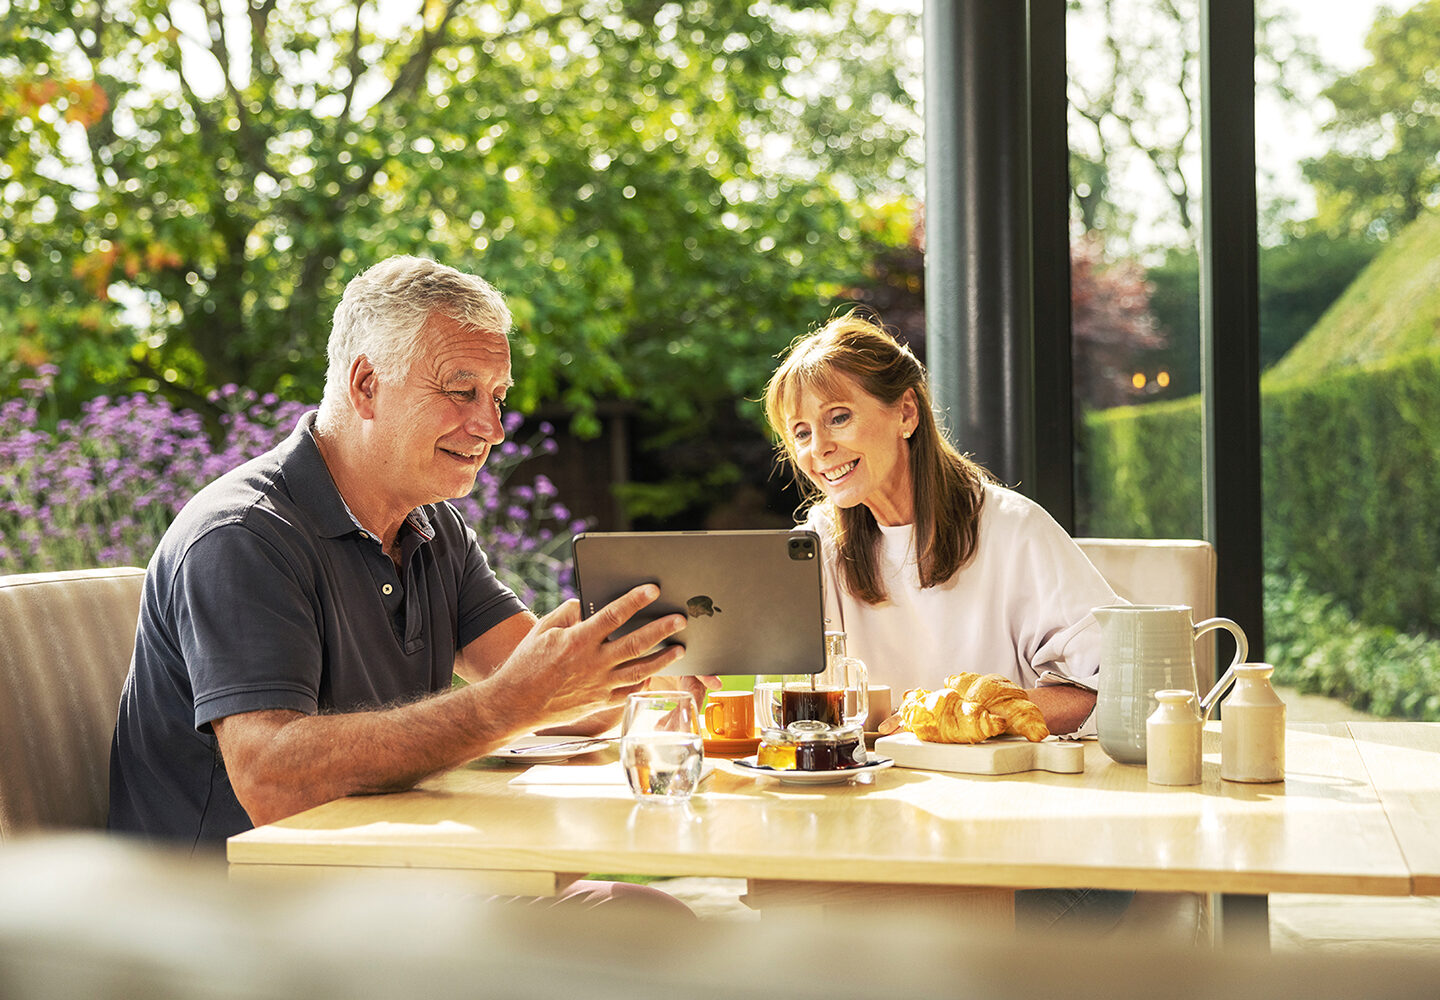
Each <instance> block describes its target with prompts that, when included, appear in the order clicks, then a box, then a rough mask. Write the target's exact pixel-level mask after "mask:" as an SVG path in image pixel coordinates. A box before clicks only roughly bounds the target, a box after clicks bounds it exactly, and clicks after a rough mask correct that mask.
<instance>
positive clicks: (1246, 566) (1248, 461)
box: [1200, 0, 1265, 660]
mask: <svg viewBox="0 0 1440 1000" xmlns="http://www.w3.org/2000/svg"><path fill="white" fill-rule="evenodd" d="M1200 45H1201V61H1200V65H1201V89H1202V95H1201V102H1200V107H1201V127H1202V135H1203V138H1202V143H1201V150H1202V167H1201V169H1202V174H1201V182H1202V186H1203V188H1204V194H1205V208H1204V217H1203V222H1202V227H1201V228H1202V233H1203V235H1202V237H1201V289H1200V353H1201V392H1202V394H1203V396H1204V409H1205V533H1206V537H1207V538H1208V539H1209V540H1210V542H1211V544H1213V545H1214V546H1215V551H1216V556H1217V565H1218V568H1219V573H1218V580H1217V582H1216V587H1215V605H1216V608H1217V609H1218V612H1219V613H1220V614H1222V615H1225V616H1226V617H1228V618H1233V619H1234V620H1235V621H1237V622H1239V623H1240V625H1241V627H1242V628H1244V629H1245V635H1246V637H1247V638H1248V639H1249V640H1250V659H1252V660H1261V659H1263V658H1264V655H1265V631H1264V628H1265V622H1264V608H1263V587H1262V579H1261V576H1262V573H1263V569H1264V560H1263V555H1262V551H1261V541H1262V539H1261V495H1260V491H1261V485H1260V484H1261V479H1260V306H1259V302H1260V294H1259V251H1258V249H1257V247H1256V208H1255V4H1254V0H1203V2H1202V3H1201V5H1200Z"/></svg>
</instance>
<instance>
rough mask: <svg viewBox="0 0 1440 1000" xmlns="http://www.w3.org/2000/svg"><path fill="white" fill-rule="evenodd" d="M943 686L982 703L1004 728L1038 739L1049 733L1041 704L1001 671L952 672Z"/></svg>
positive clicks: (1035, 741)
mask: <svg viewBox="0 0 1440 1000" xmlns="http://www.w3.org/2000/svg"><path fill="white" fill-rule="evenodd" d="M945 686H946V687H947V688H949V689H950V690H952V691H958V692H959V693H960V694H961V696H962V697H963V698H964V699H965V700H966V701H967V702H973V703H975V704H977V705H980V706H982V707H983V708H984V709H985V711H987V712H989V713H991V714H992V715H998V716H1000V718H1002V719H1004V720H1005V731H1006V732H1007V733H1014V734H1015V735H1017V736H1023V737H1025V738H1026V739H1027V740H1029V741H1030V742H1031V743H1039V742H1040V741H1041V740H1043V739H1044V738H1045V737H1047V736H1049V735H1050V729H1049V727H1048V726H1046V725H1045V717H1044V716H1043V715H1041V714H1040V706H1038V705H1036V704H1035V703H1034V702H1033V701H1031V700H1030V696H1029V695H1027V694H1026V693H1025V691H1024V689H1022V688H1021V687H1020V686H1019V685H1018V684H1016V683H1015V682H1014V681H1012V680H1010V679H1009V678H1008V677H1005V676H1002V675H1001V674H974V673H968V672H966V673H959V674H951V675H950V676H949V677H947V678H945Z"/></svg>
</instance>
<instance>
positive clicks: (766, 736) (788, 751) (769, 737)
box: [755, 729, 795, 771]
mask: <svg viewBox="0 0 1440 1000" xmlns="http://www.w3.org/2000/svg"><path fill="white" fill-rule="evenodd" d="M755 763H756V764H759V765H760V766H761V767H773V768H774V769H775V770H777V771H793V770H795V738H794V737H793V736H791V735H790V734H789V733H787V732H786V731H785V730H783V729H762V730H761V731H760V749H759V751H758V752H757V753H756V754H755Z"/></svg>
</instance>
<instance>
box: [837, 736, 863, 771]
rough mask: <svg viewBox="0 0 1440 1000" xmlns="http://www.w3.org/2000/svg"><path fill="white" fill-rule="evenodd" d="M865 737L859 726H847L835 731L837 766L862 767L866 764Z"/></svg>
mask: <svg viewBox="0 0 1440 1000" xmlns="http://www.w3.org/2000/svg"><path fill="white" fill-rule="evenodd" d="M865 760H866V757H865V736H864V733H862V732H861V731H860V727H859V726H846V727H844V728H843V729H837V730H836V731H835V766H836V767H837V768H844V767H860V766H861V765H863V764H864V763H865Z"/></svg>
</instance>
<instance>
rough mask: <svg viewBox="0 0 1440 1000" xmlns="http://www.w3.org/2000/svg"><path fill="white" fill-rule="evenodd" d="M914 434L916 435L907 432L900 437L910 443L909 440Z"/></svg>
mask: <svg viewBox="0 0 1440 1000" xmlns="http://www.w3.org/2000/svg"><path fill="white" fill-rule="evenodd" d="M913 433H914V432H913V431H905V432H903V433H902V434H901V435H900V436H901V437H903V438H904V439H905V440H906V441H909V440H910V435H911V434H913Z"/></svg>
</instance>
